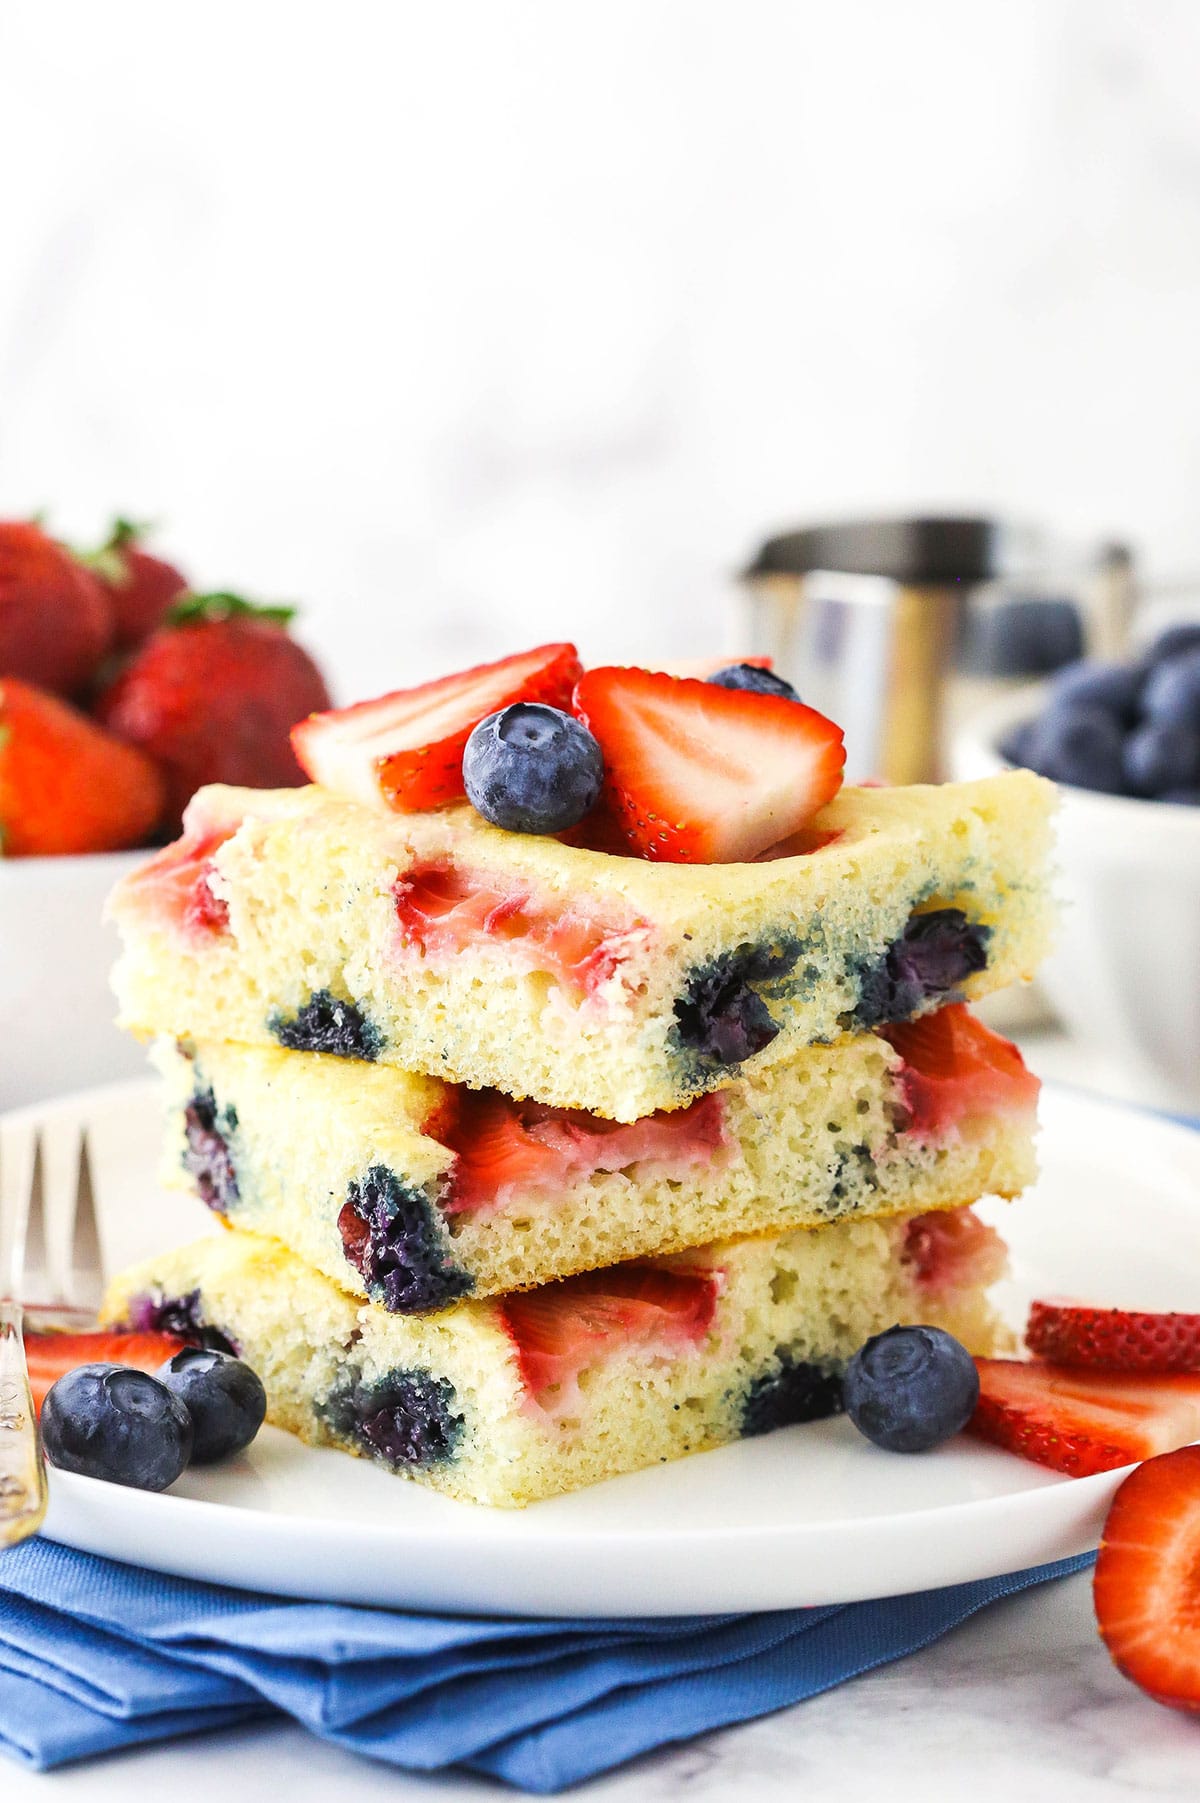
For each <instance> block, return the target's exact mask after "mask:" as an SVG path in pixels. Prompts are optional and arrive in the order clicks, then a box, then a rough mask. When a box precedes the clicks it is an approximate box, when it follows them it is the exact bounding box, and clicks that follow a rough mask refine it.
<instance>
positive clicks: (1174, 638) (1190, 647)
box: [1146, 620, 1200, 664]
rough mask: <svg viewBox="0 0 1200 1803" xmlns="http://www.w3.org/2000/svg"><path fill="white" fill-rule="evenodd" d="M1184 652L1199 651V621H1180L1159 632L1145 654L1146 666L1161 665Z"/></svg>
mask: <svg viewBox="0 0 1200 1803" xmlns="http://www.w3.org/2000/svg"><path fill="white" fill-rule="evenodd" d="M1185 651H1200V620H1181V621H1180V622H1179V623H1178V625H1176V626H1168V627H1167V629H1166V631H1165V632H1160V633H1159V635H1158V637H1157V638H1156V639H1155V641H1154V643H1153V644H1152V645H1151V646H1150V649H1149V650H1148V651H1147V652H1146V662H1147V663H1148V664H1163V663H1166V662H1167V661H1168V660H1169V659H1171V658H1173V657H1180V656H1182V654H1183V653H1184V652H1185Z"/></svg>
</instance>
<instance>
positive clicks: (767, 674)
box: [707, 664, 800, 701]
mask: <svg viewBox="0 0 1200 1803" xmlns="http://www.w3.org/2000/svg"><path fill="white" fill-rule="evenodd" d="M707 680H708V681H709V682H711V683H715V684H716V686H717V688H719V689H748V690H749V692H750V693H751V694H752V695H781V696H782V697H783V699H784V700H785V701H799V699H800V697H799V695H797V693H796V691H795V689H794V688H793V687H792V685H791V683H790V682H785V681H784V679H783V677H782V676H776V674H775V672H774V670H760V669H759V667H758V665H757V664H726V665H725V667H724V669H722V670H714V671H713V673H712V675H711V676H710V677H708V678H707Z"/></svg>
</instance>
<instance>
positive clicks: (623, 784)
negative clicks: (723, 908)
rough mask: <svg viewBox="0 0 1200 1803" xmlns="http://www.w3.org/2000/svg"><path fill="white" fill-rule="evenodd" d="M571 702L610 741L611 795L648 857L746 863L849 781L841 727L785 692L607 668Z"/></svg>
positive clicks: (587, 679)
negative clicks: (766, 692)
mask: <svg viewBox="0 0 1200 1803" xmlns="http://www.w3.org/2000/svg"><path fill="white" fill-rule="evenodd" d="M573 706H574V709H575V712H576V714H577V715H578V716H579V718H580V719H581V720H582V721H583V723H584V725H585V726H587V727H588V728H589V730H590V731H591V732H593V733H594V734H595V736H596V738H597V739H598V740H599V741H600V747H601V749H602V751H603V752H604V764H605V786H604V802H603V805H604V806H605V808H606V810H607V812H608V814H609V815H610V816H611V818H612V819H613V820H614V821H615V822H616V824H617V825H618V826H619V828H620V830H621V832H622V833H623V835H624V837H625V839H626V841H627V843H628V844H629V846H630V847H631V848H632V850H633V851H634V852H636V853H637V855H638V856H639V857H643V858H654V859H658V860H660V861H662V862H664V863H672V864H732V863H739V862H748V861H749V860H751V859H753V858H757V857H758V856H760V854H761V853H762V852H764V851H766V850H768V848H769V847H771V846H772V845H777V844H778V843H779V842H780V840H782V839H787V838H790V837H791V835H792V834H793V833H795V832H797V831H798V830H799V829H800V828H801V827H804V826H807V825H808V823H809V821H810V820H811V819H812V818H813V816H814V815H815V814H816V813H817V812H818V811H819V809H821V808H823V807H824V806H825V803H826V802H828V801H832V799H833V797H834V796H835V795H836V794H837V792H838V790H839V789H840V788H841V786H842V771H843V769H844V766H845V761H846V756H845V749H844V747H843V744H842V732H841V728H840V727H837V726H835V725H834V724H833V722H832V721H831V720H827V719H826V718H825V716H824V715H823V714H818V713H817V712H816V710H815V709H814V708H811V707H805V706H804V704H803V703H802V702H799V701H788V700H786V699H785V698H783V697H782V696H779V695H760V694H753V693H751V692H750V691H748V690H745V689H723V688H719V687H717V686H716V685H715V684H713V683H709V682H698V681H696V680H695V679H694V678H691V677H676V676H664V675H662V674H661V673H660V672H657V671H652V670H634V669H618V668H612V667H602V668H600V669H597V670H589V671H588V672H587V674H586V675H585V676H583V677H582V678H581V679H580V681H579V683H578V684H577V686H576V689H575V699H574V703H573Z"/></svg>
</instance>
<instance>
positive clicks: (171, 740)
mask: <svg viewBox="0 0 1200 1803" xmlns="http://www.w3.org/2000/svg"><path fill="white" fill-rule="evenodd" d="M290 617H291V610H290V609H288V608H256V607H253V606H251V605H250V604H249V603H248V602H245V601H242V600H240V599H239V598H238V597H237V596H234V595H227V594H219V595H194V594H191V593H190V592H189V584H188V581H187V579H186V577H185V576H184V575H182V574H181V572H180V571H179V570H178V569H176V568H175V566H174V565H173V564H170V563H167V562H166V561H165V560H164V559H162V558H160V557H156V556H154V555H152V554H151V553H150V552H149V551H148V550H147V549H146V548H145V546H144V545H143V544H142V542H141V534H140V533H139V531H138V530H137V528H135V527H132V526H130V525H129V524H128V523H127V522H126V521H118V522H117V524H116V526H115V527H114V529H113V532H112V534H111V536H110V538H109V540H108V542H107V543H106V544H105V545H104V546H103V547H102V549H101V550H99V551H97V552H93V553H91V554H89V555H87V556H77V555H76V554H74V553H73V552H72V551H70V550H69V549H68V548H67V547H66V546H65V545H62V544H60V543H58V542H57V541H56V540H55V539H53V538H52V537H51V536H50V535H49V534H48V533H47V532H45V531H44V530H43V528H42V527H41V526H40V525H37V524H35V523H33V522H29V521H10V522H0V852H2V853H3V854H4V855H6V856H9V857H27V856H33V855H37V854H56V853H69V852H93V851H119V850H122V849H124V848H125V847H127V846H134V845H141V844H145V843H147V842H148V841H150V840H152V839H155V838H158V837H169V836H170V835H171V834H172V833H173V832H174V831H175V830H176V828H177V827H178V825H179V820H180V816H181V814H182V812H183V809H184V806H185V804H186V803H187V801H188V799H189V797H190V796H191V795H192V793H193V791H194V790H196V789H197V788H199V787H200V786H201V784H203V783H209V782H228V783H238V784H245V785H248V786H250V787H257V788H264V787H275V786H286V785H289V784H293V783H299V782H303V780H304V776H303V772H302V771H301V769H300V766H299V765H298V764H297V762H296V759H295V756H294V754H293V752H292V749H291V745H290V743H289V739H288V733H289V730H290V728H291V727H292V726H293V725H294V724H295V723H296V721H297V720H300V719H302V718H303V716H304V715H306V714H308V713H311V712H312V711H313V709H315V708H327V707H328V705H329V695H328V692H327V690H326V688H325V684H324V681H323V680H322V677H321V674H320V672H319V670H318V669H317V668H316V666H315V664H314V663H313V661H312V659H311V658H310V657H309V656H308V654H307V652H305V651H304V650H303V649H302V648H301V647H300V646H299V645H298V644H297V643H296V642H295V640H294V639H292V638H290V637H289V635H288V631H287V626H288V621H289V619H290Z"/></svg>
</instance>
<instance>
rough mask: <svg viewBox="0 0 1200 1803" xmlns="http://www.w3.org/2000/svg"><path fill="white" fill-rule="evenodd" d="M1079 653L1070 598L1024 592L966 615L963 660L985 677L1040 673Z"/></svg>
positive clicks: (1080, 631)
mask: <svg viewBox="0 0 1200 1803" xmlns="http://www.w3.org/2000/svg"><path fill="white" fill-rule="evenodd" d="M1082 655H1083V624H1082V622H1081V620H1080V618H1079V609H1078V608H1077V607H1076V605H1075V603H1074V602H1073V601H1065V600H1055V599H1053V598H1050V597H1047V598H1042V597H1040V596H1038V597H1034V596H1029V597H1026V598H1024V599H1013V600H1011V601H1005V602H1002V603H1001V604H1000V605H999V606H996V607H988V608H981V609H979V610H978V612H977V613H976V614H974V615H972V616H969V623H968V627H967V643H966V645H965V646H964V661H965V662H966V663H967V664H968V667H970V668H972V669H977V670H979V671H980V673H981V674H986V675H989V676H1043V675H1045V674H1046V673H1047V672H1048V671H1050V670H1060V669H1061V668H1062V667H1063V665H1064V664H1070V663H1073V662H1074V661H1075V660H1076V659H1077V658H1079V657H1081V656H1082Z"/></svg>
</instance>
